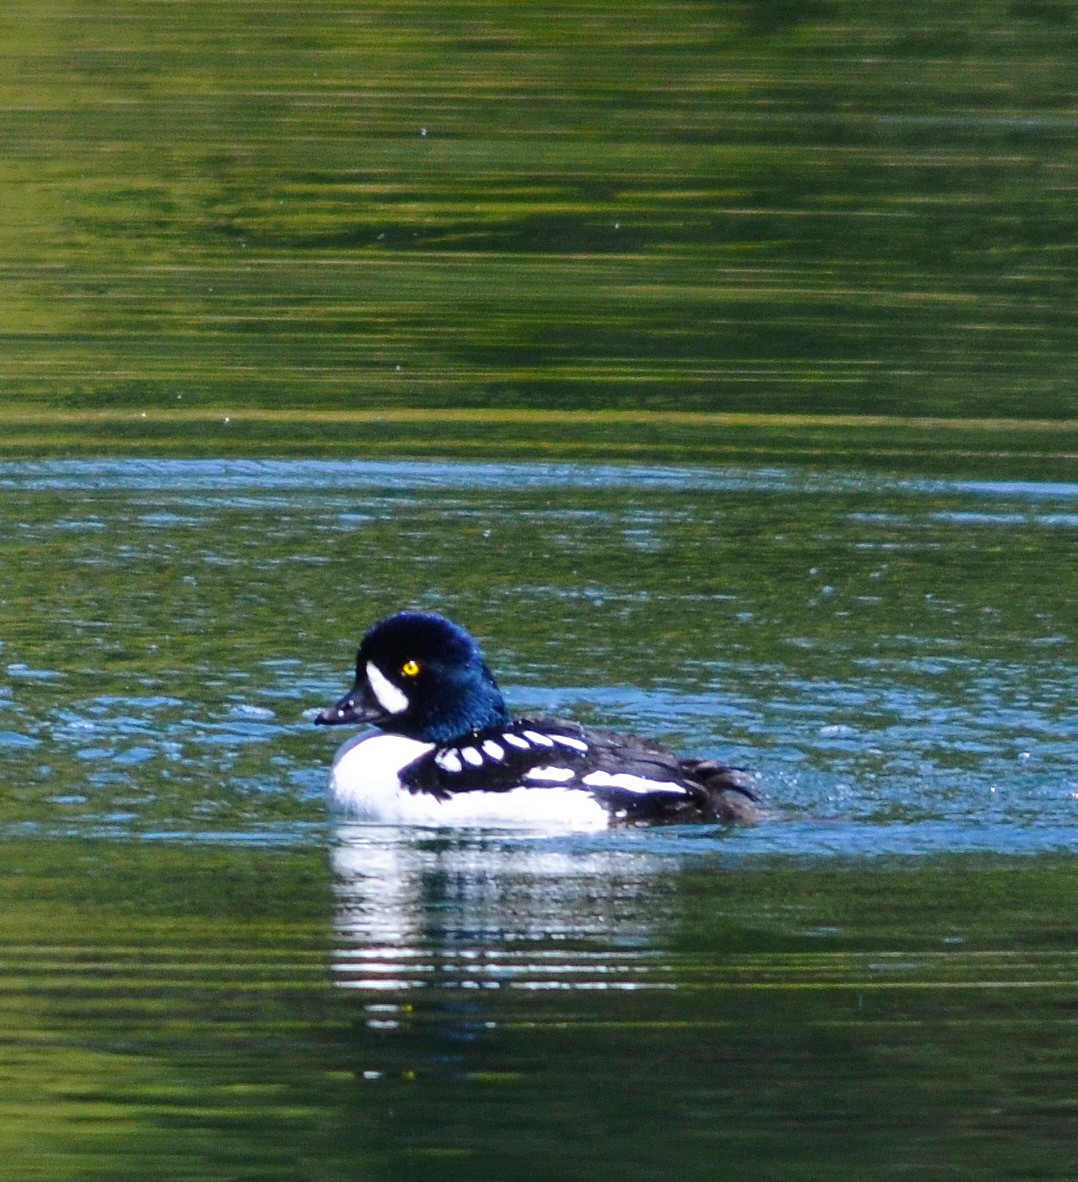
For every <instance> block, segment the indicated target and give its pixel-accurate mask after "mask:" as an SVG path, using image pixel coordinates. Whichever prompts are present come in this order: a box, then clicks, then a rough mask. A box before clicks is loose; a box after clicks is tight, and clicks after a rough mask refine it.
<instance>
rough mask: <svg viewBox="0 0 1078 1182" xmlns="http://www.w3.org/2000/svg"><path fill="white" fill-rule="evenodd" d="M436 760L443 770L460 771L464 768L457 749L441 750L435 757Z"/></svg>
mask: <svg viewBox="0 0 1078 1182" xmlns="http://www.w3.org/2000/svg"><path fill="white" fill-rule="evenodd" d="M434 762H435V763H436V764H437V765H438V766H439V767H440V768H441V769H442V771H443V772H453V773H456V772H459V771H460V770H461V769H462V768H463V766H464V765H463V764H462V763H461V762H460V756H459V755H458V754H457V753H456V752H455V751H439V752H438V754H437V755H436V756H435V757H434Z"/></svg>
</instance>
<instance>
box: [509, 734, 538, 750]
mask: <svg viewBox="0 0 1078 1182" xmlns="http://www.w3.org/2000/svg"><path fill="white" fill-rule="evenodd" d="M502 738H503V739H504V740H505V741H506V742H507V743H508V744H510V746H512V747H517V748H518V749H519V750H521V751H530V750H531V746H532V745H531V743H529V742H528V740H527V739H522V738H521V737H520V735H502Z"/></svg>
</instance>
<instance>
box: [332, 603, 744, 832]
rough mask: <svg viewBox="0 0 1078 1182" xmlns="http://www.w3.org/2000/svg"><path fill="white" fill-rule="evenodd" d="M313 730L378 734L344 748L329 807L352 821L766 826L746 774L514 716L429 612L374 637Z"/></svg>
mask: <svg viewBox="0 0 1078 1182" xmlns="http://www.w3.org/2000/svg"><path fill="white" fill-rule="evenodd" d="M314 722H315V724H316V725H319V726H344V725H366V726H367V727H369V728H373V730H370V729H369V730H367V731H364V732H360V733H359V734H357V735H355V736H353V737H352V738H350V739H349V740H348V741H346V742H345V743H344V744H343V745H342V746H341V747H340V748H339V750H338V751H337V753H336V755H335V757H334V760H333V765H332V770H331V773H330V783H329V790H328V801H329V806H330V808H331V810H333V811H334V812H335V813H338V814H343V815H344V816H345V817H346V818H348V819H349V820H353V821H367V822H375V823H381V824H396V825H425V826H438V827H440V826H496V827H504V826H526V827H531V826H533V825H540V826H555V827H567V828H570V829H603V828H611V827H617V826H631V825H647V824H651V825H654V824H691V823H697V824H699V823H705V824H706V823H711V824H731V823H745V822H754V821H756V820H759V819H760V817H761V806H760V802H759V798H758V796H757V794H756V791H755V789H754V782H755V781H754V777H753V776H752V775H751V773H749V772H747V771H746V770H745V769H743V768H735V767H729V766H727V765H726V764H725V763H722V762H720V761H719V760H715V759H691V758H690V759H686V758H682V757H680V756H678V755H675V754H674V753H673V752H671V751H669V750H667V749H666V748H665V747H663V746H661V745H659V744H658V743H655V742H651V741H650V740H647V739H642V738H638V737H636V736H635V735H627V734H620V733H616V732H614V731H606V730H600V729H596V728H593V727H590V726H582V725H581V724H579V723H577V722H574V721H570V720H565V719H557V718H545V717H517V716H514V715H512V714H511V713H510V712H509V709H508V707H507V706H506V703H505V699H504V697H503V695H502V692H501V690H500V688H499V687H498V683H497V681H496V680H495V678H494V675H493V674H492V673H491V671H490V668H489V667H488V665H487V663H486V660H485V659H484V657H483V653H482V650H481V649H480V646H479V644H478V643H477V642H476V640H475V638H474V637H473V636H472V635H471V634H470V633H469V632H468V631H467V630H466V629H464V628H463V627H461V626H460V625H459V624H456V623H454V622H453V621H452V620H450V619H448V618H446V617H445V616H442V615H439V614H436V613H433V612H420V611H401V612H398V613H396V614H395V615H391V616H388V617H386V618H385V619H382V620H379V621H378V622H377V623H375V624H374V625H372V626H371V628H370V629H369V630H368V632H367V633H366V635H365V636H364V637H363V640H362V641H361V643H360V645H359V650H358V652H357V654H356V672H355V682H354V684H353V685H352V688H351V689H350V690H349V691H348V692H347V693H346V694H345V695H344V696H343V697H342V698H341V699H340V700H339V701H337V702H335V703H334V704H333V705H332V706H329V707H327V708H326V709H324V710H322V711H321V712H320V713H318V714H317V716H316V717H315V719H314Z"/></svg>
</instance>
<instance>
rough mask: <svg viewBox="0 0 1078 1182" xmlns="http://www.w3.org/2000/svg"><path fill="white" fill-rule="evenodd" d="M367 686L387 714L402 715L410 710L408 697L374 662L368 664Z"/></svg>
mask: <svg viewBox="0 0 1078 1182" xmlns="http://www.w3.org/2000/svg"><path fill="white" fill-rule="evenodd" d="M367 684H368V685H369V686H370V687H371V691H372V692H373V694H374V696H375V697H376V698H377V699H378V705H379V706H381V707H382V709H383V710H384V711H385V712H386V713H387V714H402V713H403V712H404V711H405V710H407V709H408V696H407V694H405V692H404V691H403V690H401V689H398V688H397V687H396V686H395V685H394V684H393V682H391V681H390V680H389V678H388V677H386V675H385V674H384V673H383V672H382V670H381V669H379V668H378V666H377V665H376V664H375V663H374V662H373V661H368V662H367Z"/></svg>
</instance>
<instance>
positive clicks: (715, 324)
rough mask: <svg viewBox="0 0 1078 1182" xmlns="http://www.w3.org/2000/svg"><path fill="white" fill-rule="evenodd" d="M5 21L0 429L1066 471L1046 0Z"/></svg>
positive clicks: (1060, 51)
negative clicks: (679, 416)
mask: <svg viewBox="0 0 1078 1182" xmlns="http://www.w3.org/2000/svg"><path fill="white" fill-rule="evenodd" d="M3 27H4V38H3V41H4V44H3V48H2V49H0V53H2V54H3V56H4V63H3V64H4V69H3V70H0V157H2V160H3V162H2V164H0V203H2V205H3V207H4V210H5V214H4V218H3V219H2V225H0V336H2V350H0V428H2V429H0V450H2V451H3V452H5V453H6V454H11V455H26V454H38V455H46V454H57V453H63V454H87V453H88V454H102V453H106V454H119V453H124V454H145V453H147V452H153V453H155V454H177V455H184V454H192V453H194V454H221V455H249V454H260V455H262V454H278V455H288V454H308V455H309V454H328V455H334V456H355V455H368V456H370V455H380V454H398V455H399V454H409V455H413V456H422V455H431V454H437V455H456V456H461V455H463V456H466V457H468V458H474V457H476V456H477V455H479V456H482V455H488V454H491V453H493V458H498V457H501V458H505V457H507V456H514V457H517V458H527V457H528V456H534V455H536V454H537V453H539V454H548V455H549V454H555V455H557V456H559V457H560V458H565V459H571V458H577V457H579V456H580V455H581V453H583V455H584V456H586V457H587V458H591V459H610V458H617V459H622V460H624V459H640V458H646V459H658V460H663V461H675V462H679V463H686V462H688V463H692V462H703V463H716V462H719V463H722V462H728V461H730V460H738V461H742V462H750V463H752V462H761V461H767V460H781V461H783V462H785V461H789V460H793V461H795V462H804V461H805V460H806V459H816V460H820V459H824V460H830V459H834V458H836V457H840V456H845V457H849V456H853V457H854V458H855V460H856V461H857V462H860V463H861V464H863V465H869V466H871V467H874V468H877V469H878V468H881V467H883V468H906V469H910V468H917V467H918V466H919V465H921V464H923V463H925V462H926V461H930V462H932V463H933V464H934V465H935V468H936V470H939V471H966V472H968V473H973V472H974V471H976V470H977V469H978V468H980V469H981V470H984V469H986V468H987V469H991V470H993V471H994V472H996V473H1001V472H1006V473H1008V474H1009V475H1011V476H1022V477H1035V478H1036V477H1039V478H1053V479H1054V478H1060V477H1061V476H1064V475H1065V473H1066V471H1067V470H1070V471H1073V466H1074V457H1075V454H1076V448H1075V421H1076V404H1075V397H1074V369H1075V352H1076V349H1075V345H1076V340H1078V337H1076V328H1075V318H1074V315H1073V308H1074V304H1075V290H1074V276H1075V274H1078V259H1076V257H1075V236H1074V217H1073V211H1074V198H1075V160H1076V159H1078V156H1076V153H1075V147H1076V141H1078V134H1076V125H1075V108H1074V88H1073V62H1074V60H1075V56H1076V54H1078V19H1076V18H1075V15H1074V12H1073V9H1072V6H1071V5H1069V4H1065V3H1054V2H1051V0H1040V2H1037V3H1016V2H1005V0H989V2H986V3H973V2H972V0H963V2H961V3H955V4H951V5H949V6H948V7H947V8H946V10H944V9H942V8H941V7H940V6H939V5H938V4H936V3H907V4H903V5H901V6H898V7H896V6H887V5H879V4H868V3H862V2H849V3H830V2H827V0H820V2H818V3H817V2H803V3H784V2H780V0H773V2H769V0H758V2H745V3H728V4H726V3H699V2H696V0H693V2H680V3H666V2H664V3H661V4H660V3H656V2H653V0H646V2H641V3H634V4H632V5H631V7H630V8H629V9H626V7H625V6H624V5H622V4H612V3H603V2H601V0H581V2H576V3H567V4H559V5H554V6H550V5H519V4H505V3H492V2H489V0H481V2H477V3H474V4H467V3H466V4H449V5H432V4H427V3H406V4H392V5H383V4H363V5H357V4H354V3H351V2H350V0H349V2H345V0H327V2H325V3H319V4H317V5H314V6H312V5H298V4H282V5H276V6H271V5H266V4H264V3H260V2H240V3H235V4H229V5H222V4H211V3H192V4H185V5H178V4H145V3H138V2H133V0H110V2H109V3H107V4H100V3H94V4H87V3H57V2H53V0H38V2H35V3H33V4H27V5H22V6H18V7H17V8H15V7H13V8H11V10H10V11H9V12H8V13H7V15H6V17H5V18H4V26H3ZM573 411H592V412H601V413H602V414H606V415H612V414H614V412H618V413H620V414H621V415H623V416H628V417H626V418H622V419H618V418H617V417H616V415H615V417H614V418H613V420H611V419H609V418H601V419H600V420H599V421H595V420H591V419H589V418H588V417H587V416H584V415H577V416H570V412H573ZM378 412H387V413H385V414H381V415H380V414H379V413H378ZM464 412H469V414H468V415H466V416H465V417H464V418H463V419H461V418H457V417H454V416H456V415H461V414H464ZM509 412H514V414H515V417H512V418H511V419H510V421H509V422H508V423H507V422H506V420H505V419H504V418H499V417H498V416H499V415H502V416H504V415H506V414H508V413H509ZM678 413H680V414H683V415H692V414H695V415H696V416H698V417H697V418H696V419H695V420H690V421H689V422H688V423H686V422H685V421H683V420H677V419H670V418H669V417H668V416H670V415H671V414H678ZM926 420H927V421H926Z"/></svg>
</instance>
